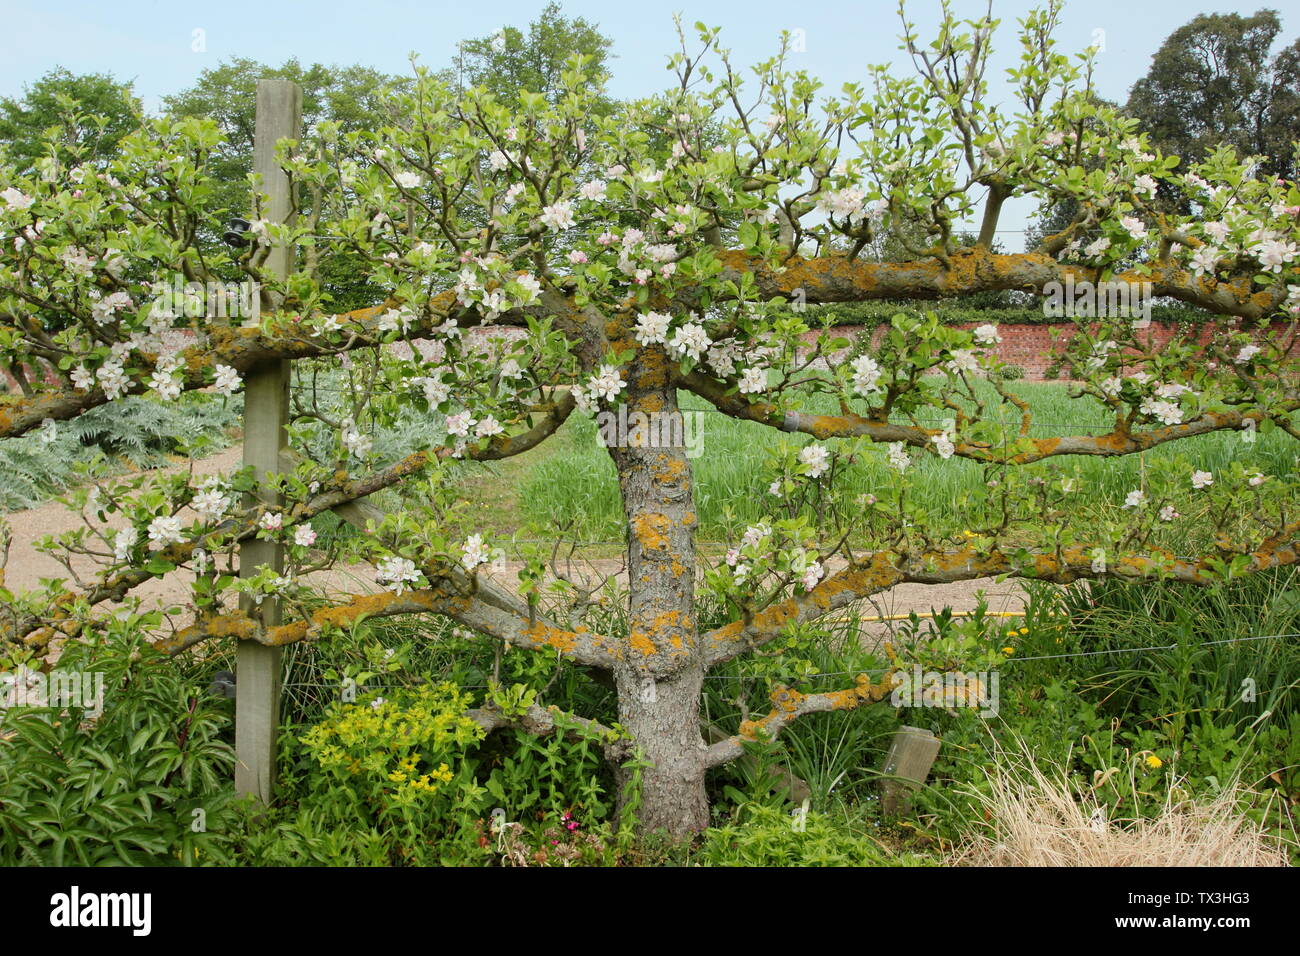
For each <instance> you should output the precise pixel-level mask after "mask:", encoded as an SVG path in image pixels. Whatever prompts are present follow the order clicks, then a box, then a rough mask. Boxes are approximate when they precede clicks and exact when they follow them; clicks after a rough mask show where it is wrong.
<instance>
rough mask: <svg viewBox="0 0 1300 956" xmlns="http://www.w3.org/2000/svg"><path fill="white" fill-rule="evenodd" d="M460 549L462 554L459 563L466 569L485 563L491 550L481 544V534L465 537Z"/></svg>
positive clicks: (490, 554)
mask: <svg viewBox="0 0 1300 956" xmlns="http://www.w3.org/2000/svg"><path fill="white" fill-rule="evenodd" d="M461 550H462V552H463V554H462V557H461V559H460V563H461V564H463V565H464V566H465V570H466V571H473V570H474V569H475V568H477V567H478V566H479V565H480V564H487V563H488V561H489V559H491V557H492V552H491V551H490V550H488V548H487V546H486V545H485V544H483V536H482V535H481V534H472V535H470V536H469V537H468V538H466V539H465V544H464V546H463V547H462V549H461Z"/></svg>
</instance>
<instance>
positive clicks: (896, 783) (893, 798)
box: [880, 726, 939, 816]
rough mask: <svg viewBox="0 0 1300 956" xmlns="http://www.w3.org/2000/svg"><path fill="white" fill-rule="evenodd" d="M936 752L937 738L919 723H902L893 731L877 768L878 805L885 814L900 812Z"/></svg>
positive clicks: (928, 767) (937, 754) (916, 787)
mask: <svg viewBox="0 0 1300 956" xmlns="http://www.w3.org/2000/svg"><path fill="white" fill-rule="evenodd" d="M937 756H939V738H938V737H936V736H935V735H934V734H932V733H930V731H928V730H925V729H924V728H922V727H908V726H903V727H899V728H898V732H897V733H896V734H894V739H893V741H892V742H891V743H890V744H889V753H887V754H885V762H884V764H883V765H882V766H881V768H880V773H881V775H882V776H883V779H882V780H881V781H880V806H881V808H882V809H883V810H884V812H885V815H886V816H893V815H895V814H897V813H900V812H903V811H905V810H906V809H907V806H908V804H909V802H910V800H911V794H912V792H913V791H915V790H917V789H918V788H919V787H920V786H921V784H923V783H925V778H926V777H927V776H929V774H930V767H931V766H933V764H934V758H935V757H937Z"/></svg>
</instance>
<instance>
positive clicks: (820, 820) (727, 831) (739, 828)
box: [695, 806, 927, 866]
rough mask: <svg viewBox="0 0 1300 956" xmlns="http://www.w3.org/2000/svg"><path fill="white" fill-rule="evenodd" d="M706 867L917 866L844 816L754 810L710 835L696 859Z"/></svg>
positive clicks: (910, 856)
mask: <svg viewBox="0 0 1300 956" xmlns="http://www.w3.org/2000/svg"><path fill="white" fill-rule="evenodd" d="M695 862H699V863H703V864H704V865H706V866H918V865H926V862H927V861H925V860H924V859H923V858H922V857H919V856H918V855H916V854H897V853H895V852H894V851H892V850H890V849H889V848H888V847H886V846H885V845H884V844H883V843H881V842H880V840H879V839H878V838H877V837H876V836H875V835H873V834H872V833H871V832H869V830H868V829H867V828H866V826H864V824H863V821H862V820H853V819H851V818H846V817H845V815H844V814H836V815H831V814H826V813H819V812H817V811H809V812H808V813H807V816H806V819H801V814H800V811H799V810H796V811H794V813H791V812H790V811H788V810H781V809H776V808H774V807H765V806H752V807H749V808H747V810H746V812H745V815H744V820H743V821H742V822H741V823H734V824H729V825H727V826H724V827H717V828H714V829H711V830H709V831H708V832H707V834H706V835H705V838H704V844H703V846H702V847H701V848H700V853H699V858H698V859H697V860H696V861H695Z"/></svg>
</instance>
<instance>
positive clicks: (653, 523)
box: [604, 349, 709, 839]
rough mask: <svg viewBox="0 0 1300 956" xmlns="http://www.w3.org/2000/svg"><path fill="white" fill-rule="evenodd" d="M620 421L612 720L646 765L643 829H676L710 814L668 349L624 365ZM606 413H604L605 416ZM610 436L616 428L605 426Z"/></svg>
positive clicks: (684, 482) (689, 520)
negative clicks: (622, 557)
mask: <svg viewBox="0 0 1300 956" xmlns="http://www.w3.org/2000/svg"><path fill="white" fill-rule="evenodd" d="M626 397H627V408H626V411H625V412H624V411H621V410H619V409H617V408H616V409H615V410H614V411H613V412H612V413H604V414H606V415H612V416H614V417H615V418H614V420H615V422H623V421H625V422H626V423H627V424H626V427H624V426H622V425H621V424H620V425H619V426H618V430H617V436H616V437H617V440H616V441H608V440H607V442H606V443H607V444H608V445H609V446H610V448H609V453H610V455H611V457H612V458H613V459H614V464H615V466H616V467H617V468H618V476H619V488H620V490H621V491H622V495H623V511H624V514H625V516H626V518H627V528H628V551H627V555H628V578H629V590H630V597H629V630H628V638H627V643H626V645H625V649H624V655H623V659H622V661H621V662H620V664H619V666H618V668H617V672H616V674H615V679H616V681H617V685H618V700H619V720H620V722H621V723H622V724H623V726H624V727H625V728H626V729H627V730H628V731H629V732H630V733H631V734H632V736H633V737H634V738H635V741H636V743H637V745H638V746H639V748H640V750H641V755H642V757H643V758H644V759H645V760H647V761H648V762H649V763H650V764H651V766H649V767H646V768H645V769H643V771H642V785H641V806H640V810H639V811H638V817H639V822H640V828H641V831H642V832H647V833H648V832H654V831H656V830H663V831H666V832H667V834H668V835H669V836H670V837H672V838H674V839H679V838H682V837H685V836H688V835H689V834H691V833H692V832H695V831H698V830H702V829H704V828H705V827H707V826H708V823H709V805H708V799H707V797H706V795H705V790H704V770H705V767H704V751H705V743H704V739H703V737H702V736H701V734H700V717H699V710H700V688H701V686H702V683H703V677H704V669H703V663H702V661H701V659H700V655H699V654H698V649H697V646H696V637H697V635H696V622H695V528H696V524H697V520H696V513H695V499H694V494H693V491H692V481H691V477H692V476H691V467H690V462H689V460H688V459H687V457H686V449H685V444H684V442H683V434H684V427H683V426H684V421H683V418H682V414H681V412H680V410H679V409H678V408H677V392H676V389H675V388H674V387H672V386H670V385H669V384H668V372H667V356H666V355H664V353H663V351H662V350H661V349H646V350H644V352H643V353H642V354H641V355H640V356H638V358H637V359H636V360H635V361H634V362H633V363H632V365H631V367H630V369H629V376H628V390H627V393H626ZM609 421H610V420H609V419H608V418H607V419H606V422H607V423H608V422H609ZM609 437H614V436H609Z"/></svg>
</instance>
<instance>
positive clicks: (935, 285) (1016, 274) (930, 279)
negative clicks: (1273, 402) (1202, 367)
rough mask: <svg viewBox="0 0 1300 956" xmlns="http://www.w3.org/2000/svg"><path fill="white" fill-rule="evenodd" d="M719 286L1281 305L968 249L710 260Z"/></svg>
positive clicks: (1253, 292) (1257, 313)
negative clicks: (916, 255) (1063, 286)
mask: <svg viewBox="0 0 1300 956" xmlns="http://www.w3.org/2000/svg"><path fill="white" fill-rule="evenodd" d="M718 257H719V259H720V260H721V262H722V264H723V271H722V274H721V276H720V278H721V279H723V280H727V279H730V280H733V281H739V280H740V278H741V276H742V275H743V274H745V273H748V274H749V275H751V276H752V277H753V279H754V282H755V284H756V286H757V289H758V294H759V297H760V298H763V299H771V298H775V297H777V296H782V297H785V298H791V297H793V296H794V295H795V294H796V292H797V291H798V292H800V293H801V294H802V296H803V299H804V301H806V302H810V303H829V302H863V301H867V300H870V299H945V298H951V297H958V296H964V295H971V294H973V293H976V292H990V291H1005V290H1012V289H1015V290H1020V291H1025V292H1041V291H1042V290H1043V288H1044V287H1045V286H1046V285H1048V284H1049V283H1052V282H1060V283H1064V282H1065V281H1066V278H1067V277H1072V278H1073V279H1074V281H1075V282H1076V283H1078V282H1083V281H1088V282H1097V281H1099V280H1101V279H1103V278H1108V279H1109V280H1110V281H1113V282H1126V283H1138V282H1150V283H1151V284H1152V293H1153V294H1154V295H1158V296H1169V297H1170V298H1174V299H1178V300H1179V301H1180V302H1186V303H1187V304H1188V305H1194V306H1197V307H1198V308H1202V309H1205V310H1207V311H1209V312H1213V313H1215V314H1216V315H1236V316H1240V317H1242V318H1245V319H1252V320H1258V319H1265V318H1268V317H1270V316H1271V315H1273V314H1274V313H1276V312H1277V311H1278V309H1279V307H1280V306H1281V303H1282V301H1283V300H1284V299H1285V298H1286V294H1287V293H1286V287H1285V285H1282V284H1279V285H1278V286H1276V287H1273V288H1269V289H1255V288H1254V287H1253V284H1252V279H1253V276H1254V273H1251V274H1249V275H1241V276H1236V277H1234V278H1232V279H1230V280H1221V279H1216V278H1214V277H1213V276H1196V275H1193V274H1192V273H1190V272H1187V271H1186V270H1184V269H1180V268H1178V267H1177V266H1174V265H1172V264H1170V263H1163V264H1162V263H1153V264H1151V265H1150V266H1149V267H1148V268H1149V272H1137V271H1129V272H1124V273H1120V274H1117V275H1112V276H1104V275H1103V271H1102V270H1101V269H1099V268H1088V267H1085V266H1078V265H1070V264H1066V263H1063V262H1058V261H1057V260H1056V259H1053V258H1052V257H1051V256H1047V255H1043V254H1042V253H1036V252H1026V253H1013V254H998V253H993V252H990V251H988V250H987V249H982V248H979V247H973V248H970V249H962V250H960V251H958V252H957V253H955V254H953V255H952V256H949V257H948V259H947V261H946V263H945V261H943V260H940V259H937V258H934V259H921V260H916V261H912V262H865V261H862V260H859V259H850V258H848V257H847V256H826V257H821V258H816V259H805V258H802V257H800V256H792V257H790V258H789V259H787V260H785V261H784V262H783V263H782V264H780V265H776V266H774V265H771V264H769V263H768V262H767V261H766V260H764V259H762V258H760V257H758V256H755V255H752V254H750V253H747V252H745V251H743V250H726V251H722V252H719V253H718Z"/></svg>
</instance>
